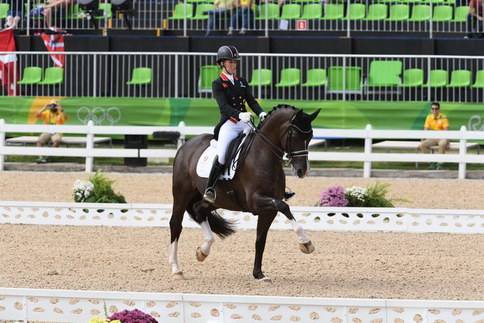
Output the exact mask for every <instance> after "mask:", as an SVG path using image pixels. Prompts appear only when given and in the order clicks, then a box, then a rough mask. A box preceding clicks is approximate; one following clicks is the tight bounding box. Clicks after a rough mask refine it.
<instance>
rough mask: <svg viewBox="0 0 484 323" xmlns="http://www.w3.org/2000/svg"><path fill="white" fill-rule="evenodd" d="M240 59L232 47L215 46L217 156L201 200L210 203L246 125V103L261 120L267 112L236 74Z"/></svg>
mask: <svg viewBox="0 0 484 323" xmlns="http://www.w3.org/2000/svg"><path fill="white" fill-rule="evenodd" d="M239 62H240V55H239V52H238V50H237V48H235V47H234V46H222V47H220V48H219V49H218V52H217V64H218V65H219V66H220V68H221V69H222V73H221V74H220V76H219V77H218V78H217V79H216V80H214V81H213V82H212V94H213V97H214V98H215V100H216V101H217V104H218V106H219V108H220V113H221V117H220V121H219V123H218V124H217V126H216V127H215V129H214V139H215V140H217V141H218V142H217V156H216V157H215V160H214V163H213V166H212V170H211V171H210V175H209V177H208V181H207V187H206V189H205V194H204V195H203V199H204V200H205V201H207V202H209V203H214V202H215V199H216V194H215V184H216V183H217V180H218V178H219V176H220V174H221V173H222V171H223V169H224V165H225V162H226V156H225V155H226V152H227V148H228V146H229V144H230V142H231V141H232V140H234V139H235V138H236V137H237V136H238V135H239V134H240V133H241V132H243V131H244V130H245V129H246V128H248V127H249V125H248V122H249V121H250V119H251V116H252V114H251V113H250V112H247V109H246V104H247V105H248V106H249V107H250V109H251V110H252V111H253V112H255V113H256V114H257V115H258V116H259V118H260V120H261V121H263V120H264V118H265V117H266V115H267V114H266V113H265V112H264V110H262V108H261V107H260V105H259V103H257V101H256V100H255V98H254V96H253V95H252V92H251V91H250V87H249V84H248V83H247V81H246V80H245V79H244V78H242V77H239V76H237V75H236V74H235V73H236V71H237V65H238V63H239Z"/></svg>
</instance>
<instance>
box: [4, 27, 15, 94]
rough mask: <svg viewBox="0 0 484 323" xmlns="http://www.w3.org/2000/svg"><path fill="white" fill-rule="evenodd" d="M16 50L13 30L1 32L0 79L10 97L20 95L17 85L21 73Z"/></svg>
mask: <svg viewBox="0 0 484 323" xmlns="http://www.w3.org/2000/svg"><path fill="white" fill-rule="evenodd" d="M15 50H16V48H15V37H14V35H13V30H12V29H7V30H2V31H0V79H1V81H2V85H3V86H4V87H5V88H6V89H7V91H8V95H17V94H20V93H19V90H18V89H19V88H18V85H17V80H18V76H19V73H18V69H17V54H15ZM9 52H12V53H9Z"/></svg>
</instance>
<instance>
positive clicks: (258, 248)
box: [252, 212, 277, 283]
mask: <svg viewBox="0 0 484 323" xmlns="http://www.w3.org/2000/svg"><path fill="white" fill-rule="evenodd" d="M276 215H277V212H272V213H264V214H263V215H262V214H259V219H258V220H257V238H256V240H255V260H254V270H253V272H252V275H253V276H254V278H256V279H259V281H265V282H269V283H270V282H272V281H271V279H270V278H269V277H266V276H265V275H264V273H263V272H262V256H263V255H264V249H265V247H266V240H267V231H269V227H270V226H271V224H272V221H274V218H275V217H276Z"/></svg>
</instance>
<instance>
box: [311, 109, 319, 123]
mask: <svg viewBox="0 0 484 323" xmlns="http://www.w3.org/2000/svg"><path fill="white" fill-rule="evenodd" d="M320 111H321V109H318V110H316V111H315V112H313V113H311V114H310V115H309V120H311V122H312V121H313V120H314V119H316V117H317V116H318V114H319V112H320Z"/></svg>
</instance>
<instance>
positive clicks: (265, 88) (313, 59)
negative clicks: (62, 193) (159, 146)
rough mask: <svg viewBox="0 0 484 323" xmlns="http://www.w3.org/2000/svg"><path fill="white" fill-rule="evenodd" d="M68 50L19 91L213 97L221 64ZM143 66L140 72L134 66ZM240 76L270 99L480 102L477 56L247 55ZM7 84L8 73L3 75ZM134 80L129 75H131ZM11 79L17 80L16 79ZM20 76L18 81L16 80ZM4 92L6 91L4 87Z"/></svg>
mask: <svg viewBox="0 0 484 323" xmlns="http://www.w3.org/2000/svg"><path fill="white" fill-rule="evenodd" d="M4 54H10V55H16V66H17V68H16V69H15V71H14V79H15V80H20V79H23V78H25V75H26V71H27V70H26V69H27V68H31V67H40V68H41V69H42V71H43V72H44V73H45V71H47V69H48V68H51V67H54V62H53V61H52V59H51V57H50V55H51V54H50V53H48V52H16V53H0V55H4ZM56 55H65V67H64V72H63V73H62V74H63V75H62V76H63V78H62V80H60V81H59V82H57V83H54V84H43V82H38V81H36V82H31V83H28V82H27V84H22V85H19V86H18V87H17V88H16V93H17V95H24V96H49V97H50V96H68V97H142V98H212V94H211V84H212V80H214V79H215V78H217V77H218V75H219V73H220V69H219V68H218V67H217V66H216V63H215V54H213V53H187V52H185V53H180V52H171V53H170V52H166V53H120V52H114V53H113V52H97V53H92V52H63V53H62V52H56ZM138 68H147V69H148V72H149V73H150V74H149V76H147V78H145V79H137V77H136V75H135V74H136V73H135V70H136V69H138ZM237 74H238V75H240V76H242V77H244V78H246V79H247V80H248V81H249V82H250V84H251V87H252V92H253V94H254V96H255V97H256V98H259V99H272V100H348V101H442V102H482V101H483V100H484V61H483V58H482V57H481V56H425V55H336V54H334V55H333V54H329V55H325V54H244V55H243V59H242V62H241V64H240V66H239V69H238V73H237ZM6 77H7V83H8V84H10V83H12V82H13V80H9V79H8V77H9V76H8V75H6ZM133 80H134V82H133ZM13 83H15V82H13ZM21 83H22V82H21ZM2 91H3V93H4V95H6V89H3V88H2V90H1V91H0V93H1V92H2Z"/></svg>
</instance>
